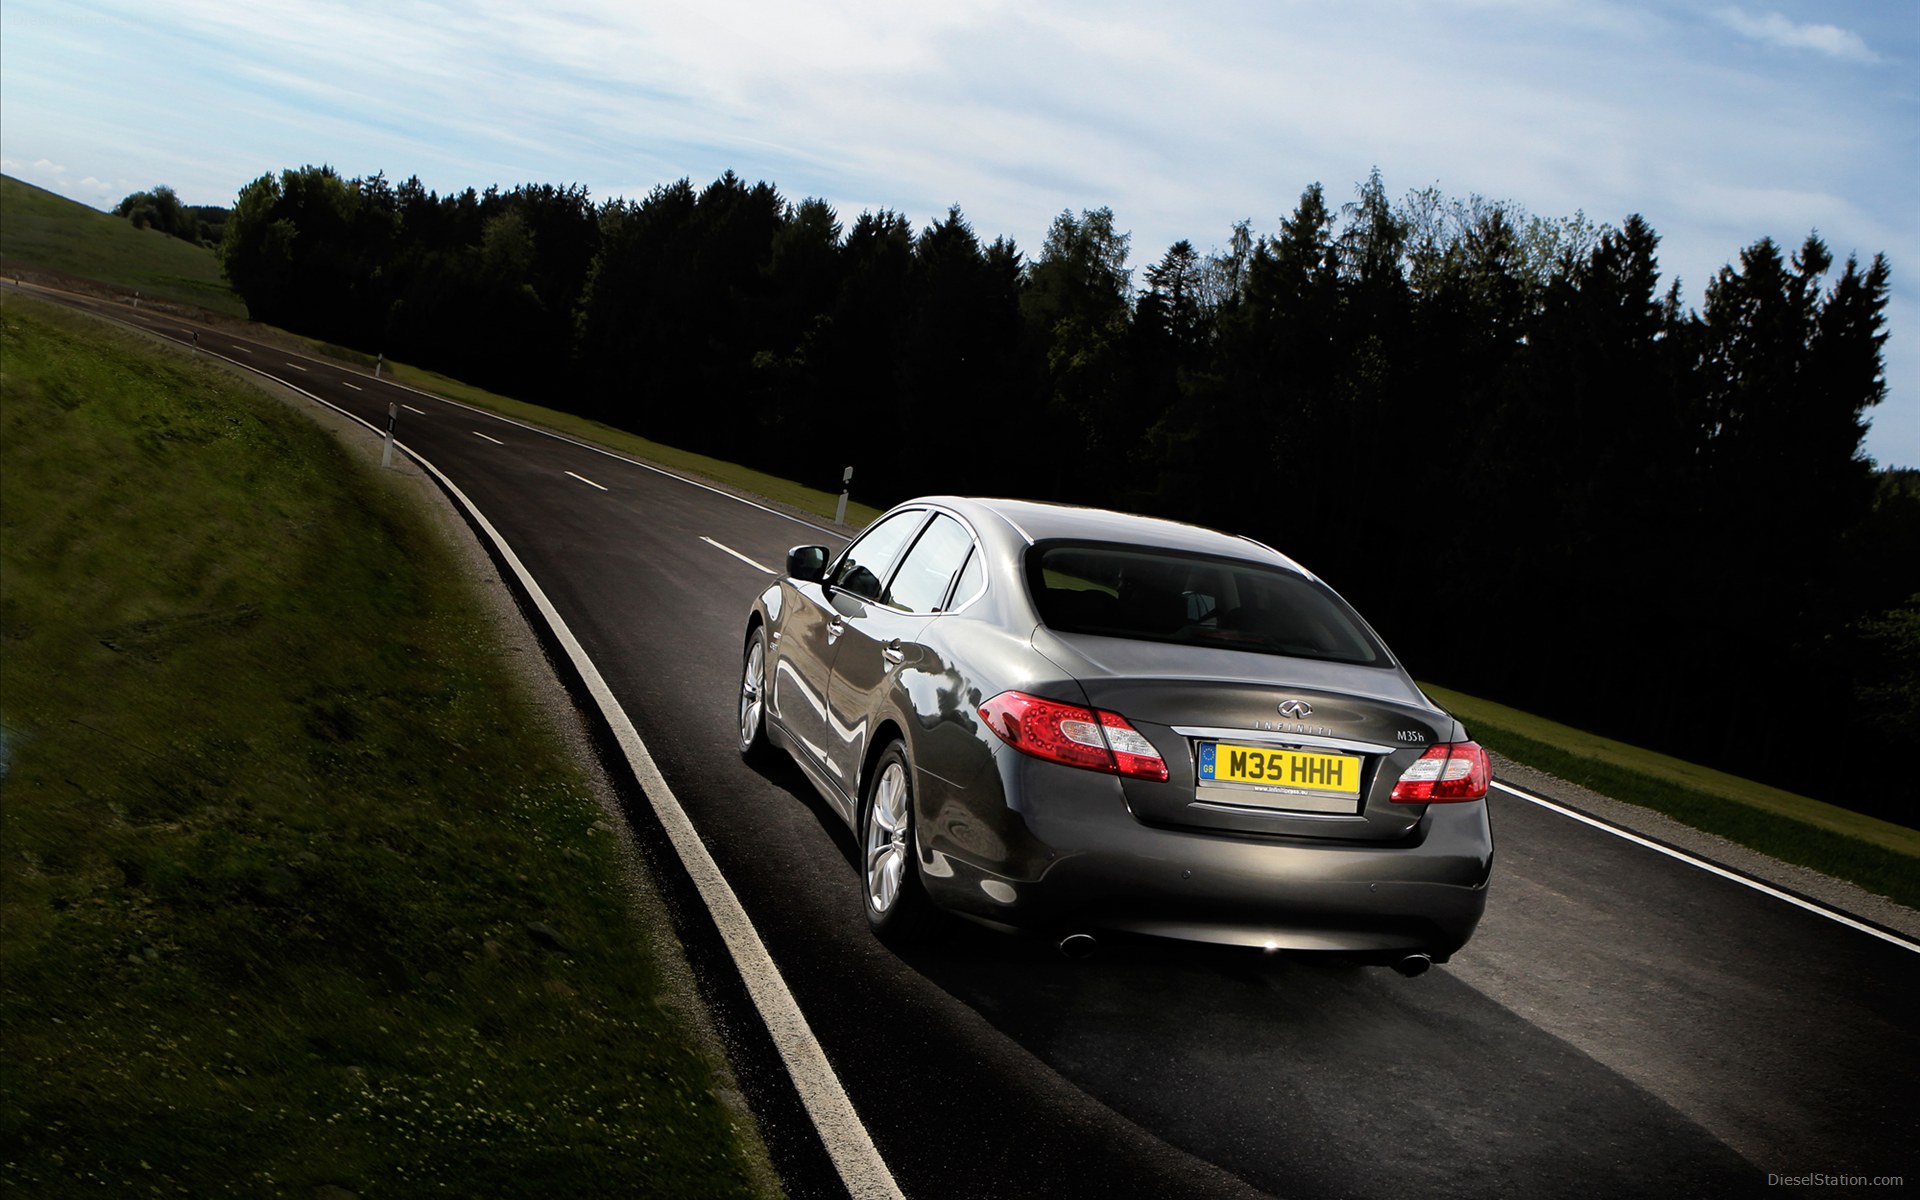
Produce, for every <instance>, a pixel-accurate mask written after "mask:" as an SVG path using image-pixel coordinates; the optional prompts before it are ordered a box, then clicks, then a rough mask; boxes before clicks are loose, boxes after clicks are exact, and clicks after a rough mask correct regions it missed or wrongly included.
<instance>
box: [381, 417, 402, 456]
mask: <svg viewBox="0 0 1920 1200" xmlns="http://www.w3.org/2000/svg"><path fill="white" fill-rule="evenodd" d="M399 415H400V406H399V405H398V404H396V403H394V402H393V401H391V400H389V401H387V441H386V445H384V446H382V447H381V448H380V465H381V466H383V467H391V466H393V422H394V420H395V419H396V418H398V417H399Z"/></svg>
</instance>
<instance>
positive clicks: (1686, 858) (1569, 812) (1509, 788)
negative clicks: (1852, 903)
mask: <svg viewBox="0 0 1920 1200" xmlns="http://www.w3.org/2000/svg"><path fill="white" fill-rule="evenodd" d="M1493 786H1494V787H1497V788H1499V789H1500V790H1501V791H1503V792H1506V793H1507V794H1508V795H1510V796H1517V797H1519V798H1520V799H1522V800H1526V801H1529V802H1530V803H1533V804H1538V805H1539V806H1540V807H1541V808H1544V809H1548V810H1550V811H1552V812H1557V813H1559V814H1560V815H1561V816H1563V817H1572V818H1573V819H1574V820H1576V821H1579V822H1580V823H1581V824H1583V825H1591V826H1593V827H1594V828H1595V829H1598V830H1601V831H1603V832H1606V833H1611V834H1612V835H1613V836H1615V837H1618V838H1625V839H1626V840H1627V841H1629V842H1632V843H1634V844H1635V845H1639V846H1645V847H1646V848H1647V849H1649V850H1655V851H1658V852H1659V853H1661V854H1664V855H1666V856H1667V857H1668V858H1674V859H1678V860H1679V861H1681V862H1683V863H1687V864H1689V865H1692V866H1696V867H1699V868H1700V869H1701V870H1702V871H1706V872H1708V873H1709V874H1713V875H1718V876H1720V878H1722V879H1731V880H1732V881H1733V882H1735V883H1738V884H1741V885H1743V886H1746V887H1750V888H1752V889H1753V890H1754V891H1756V892H1762V893H1765V894H1766V895H1769V896H1772V897H1773V898H1774V899H1776V900H1785V901H1786V902H1787V903H1788V904H1791V905H1793V906H1795V907H1796V908H1804V909H1806V910H1807V911H1808V912H1810V913H1817V914H1819V915H1820V916H1823V917H1825V918H1827V919H1828V920H1829V921H1836V922H1838V923H1839V924H1842V925H1845V926H1846V927H1847V928H1849V929H1857V930H1859V931H1860V932H1861V933H1865V934H1870V935H1872V936H1873V937H1877V938H1879V939H1880V940H1881V941H1883V942H1888V943H1891V944H1893V945H1895V946H1898V947H1900V948H1901V949H1902V950H1911V951H1913V952H1914V953H1915V954H1920V942H1910V941H1908V940H1907V939H1906V938H1903V937H1901V936H1899V935H1898V934H1895V933H1889V932H1888V931H1886V930H1884V929H1881V928H1879V927H1877V926H1874V925H1869V924H1867V923H1866V922H1864V921H1857V920H1855V919H1854V918H1852V917H1850V916H1848V915H1847V914H1845V913H1843V912H1839V911H1837V910H1835V909H1831V908H1828V907H1826V906H1825V905H1822V904H1815V903H1814V902H1813V901H1811V900H1806V899H1803V898H1801V897H1799V896H1796V895H1794V894H1793V893H1792V892H1787V891H1782V890H1781V889H1779V888H1777V887H1774V886H1773V885H1772V884H1769V883H1762V882H1761V881H1760V880H1758V879H1751V878H1749V877H1747V876H1745V875H1742V874H1740V873H1739V872H1737V871H1729V870H1727V869H1726V868H1725V867H1722V866H1720V865H1718V864H1716V863H1710V862H1708V861H1707V860H1706V859H1704V858H1695V857H1694V856H1693V855H1691V854H1688V853H1687V852H1686V851H1684V850H1676V849H1674V848H1673V847H1672V846H1668V845H1663V844H1662V843H1660V842H1656V841H1654V840H1653V839H1652V838H1646V837H1641V836H1640V835H1639V834H1637V833H1632V832H1629V831H1628V830H1625V829H1622V828H1620V827H1619V826H1618V825H1610V824H1608V823H1607V822H1605V821H1602V820H1600V819H1599V818H1597V817H1590V816H1588V815H1587V814H1585V813H1583V812H1576V811H1574V810H1573V809H1571V808H1568V807H1566V806H1565V805H1561V804H1555V803H1554V802H1553V801H1551V800H1548V799H1545V798H1544V797H1541V796H1536V795H1534V794H1533V793H1532V792H1524V791H1521V790H1520V789H1519V788H1517V787H1514V786H1513V785H1511V784H1506V783H1501V782H1500V781H1499V780H1495V781H1494V784H1493Z"/></svg>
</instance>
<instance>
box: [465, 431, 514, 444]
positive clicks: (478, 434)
mask: <svg viewBox="0 0 1920 1200" xmlns="http://www.w3.org/2000/svg"><path fill="white" fill-rule="evenodd" d="M473 436H475V437H477V438H487V440H488V441H489V442H492V443H493V444H494V445H496V446H504V445H506V443H505V442H503V441H501V440H500V439H499V438H496V437H487V435H486V434H484V433H481V432H480V431H479V430H478V429H476V430H474V431H473Z"/></svg>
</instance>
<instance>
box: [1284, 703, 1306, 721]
mask: <svg viewBox="0 0 1920 1200" xmlns="http://www.w3.org/2000/svg"><path fill="white" fill-rule="evenodd" d="M1312 713H1313V705H1311V704H1308V703H1307V702H1306V701H1305V700H1282V701H1281V702H1280V715H1281V716H1283V717H1293V718H1294V719H1296V720H1298V719H1299V718H1301V717H1305V716H1310V715H1312Z"/></svg>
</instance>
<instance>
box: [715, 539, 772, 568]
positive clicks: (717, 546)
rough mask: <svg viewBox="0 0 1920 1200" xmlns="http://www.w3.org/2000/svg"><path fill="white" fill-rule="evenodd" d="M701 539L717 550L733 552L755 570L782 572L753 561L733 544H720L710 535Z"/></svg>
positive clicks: (732, 553)
mask: <svg viewBox="0 0 1920 1200" xmlns="http://www.w3.org/2000/svg"><path fill="white" fill-rule="evenodd" d="M700 540H701V541H703V542H705V543H706V544H707V545H709V546H712V547H713V548H714V549H715V550H720V551H724V552H726V553H728V554H731V555H733V556H734V557H735V558H737V559H739V560H740V561H741V562H743V563H745V564H747V565H748V566H750V567H752V568H753V569H754V570H756V571H764V572H766V573H767V574H769V575H778V574H779V573H780V572H778V571H776V570H774V569H773V568H771V567H763V566H761V565H760V564H759V563H757V562H755V561H753V560H752V559H750V558H748V557H747V556H746V555H744V554H742V553H740V552H739V551H738V550H735V549H734V548H733V547H732V546H723V545H721V544H720V543H719V542H716V541H714V540H713V539H712V538H710V537H703V538H701V539H700Z"/></svg>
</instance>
